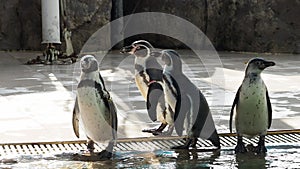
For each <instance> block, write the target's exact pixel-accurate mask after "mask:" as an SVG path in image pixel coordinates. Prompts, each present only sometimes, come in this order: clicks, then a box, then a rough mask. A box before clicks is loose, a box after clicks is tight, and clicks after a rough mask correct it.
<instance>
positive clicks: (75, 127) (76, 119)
mask: <svg viewBox="0 0 300 169" xmlns="http://www.w3.org/2000/svg"><path fill="white" fill-rule="evenodd" d="M72 124H73V131H74V133H75V135H76V137H77V138H79V106H78V99H77V97H76V101H75V106H74V109H73V117H72Z"/></svg>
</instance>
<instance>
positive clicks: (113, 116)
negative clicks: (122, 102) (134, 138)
mask: <svg viewBox="0 0 300 169" xmlns="http://www.w3.org/2000/svg"><path fill="white" fill-rule="evenodd" d="M108 105H109V111H110V123H109V124H110V126H111V128H112V133H113V134H112V135H113V140H116V139H117V130H118V118H117V109H116V106H115V104H114V102H113V101H112V99H111V98H110V99H108Z"/></svg>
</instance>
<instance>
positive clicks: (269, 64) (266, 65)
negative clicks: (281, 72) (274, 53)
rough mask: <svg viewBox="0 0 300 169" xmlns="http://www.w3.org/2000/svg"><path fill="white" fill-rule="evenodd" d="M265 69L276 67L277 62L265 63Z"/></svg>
mask: <svg viewBox="0 0 300 169" xmlns="http://www.w3.org/2000/svg"><path fill="white" fill-rule="evenodd" d="M264 65H265V68H266V67H270V66H275V62H272V61H264Z"/></svg>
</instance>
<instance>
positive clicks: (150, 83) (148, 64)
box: [121, 40, 174, 135]
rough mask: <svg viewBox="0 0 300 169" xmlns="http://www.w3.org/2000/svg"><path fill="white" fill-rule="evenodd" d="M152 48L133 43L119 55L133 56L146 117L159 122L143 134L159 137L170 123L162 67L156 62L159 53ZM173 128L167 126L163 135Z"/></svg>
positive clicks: (170, 132)
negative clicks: (164, 94) (157, 125)
mask: <svg viewBox="0 0 300 169" xmlns="http://www.w3.org/2000/svg"><path fill="white" fill-rule="evenodd" d="M153 49H154V48H153V46H152V45H151V44H150V43H149V42H148V41H145V40H138V41H135V42H133V43H132V44H131V45H130V46H126V47H124V48H122V49H121V53H129V54H133V55H134V56H135V61H134V65H135V72H136V74H135V83H136V85H137V87H138V89H139V91H140V93H141V94H142V96H143V97H144V99H145V100H146V105H147V110H148V115H149V117H150V119H151V120H152V121H156V120H158V121H160V122H161V125H160V127H158V128H157V129H145V130H143V132H150V133H152V134H153V135H160V134H162V131H163V130H164V129H165V127H166V126H167V125H168V124H169V123H172V121H173V119H172V118H171V117H172V115H170V114H171V113H167V112H168V111H167V110H166V108H165V100H164V96H163V88H162V86H161V84H160V82H162V70H163V68H162V66H161V65H160V64H159V63H158V62H157V58H156V57H157V56H159V55H160V53H158V52H155V51H153ZM173 128H174V126H172V125H169V128H168V131H167V132H166V133H164V134H165V135H171V134H172V132H173Z"/></svg>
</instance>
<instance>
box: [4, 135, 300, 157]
mask: <svg viewBox="0 0 300 169" xmlns="http://www.w3.org/2000/svg"><path fill="white" fill-rule="evenodd" d="M183 138H184V137H147V138H124V139H119V140H118V141H117V145H116V146H115V148H114V149H115V150H116V151H153V150H158V149H165V150H168V149H170V147H172V146H176V145H179V144H183V143H184V140H183ZM220 140H221V146H222V147H233V146H235V144H236V134H232V133H223V134H220ZM257 141H258V137H256V138H253V139H247V138H245V139H244V142H245V143H246V144H254V145H255V144H256V143H257ZM297 143H298V144H300V130H282V131H271V132H268V135H267V136H266V145H267V146H268V145H274V144H297ZM104 147H105V146H104V145H100V146H97V145H96V147H95V148H96V150H95V151H101V150H102V149H104ZM197 148H198V149H209V148H212V144H211V143H210V142H209V141H207V140H202V139H199V141H198V143H197ZM85 149H86V141H85V140H79V141H64V142H38V143H6V144H0V157H1V156H7V155H44V154H60V153H66V152H74V153H76V152H78V151H80V150H85Z"/></svg>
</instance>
